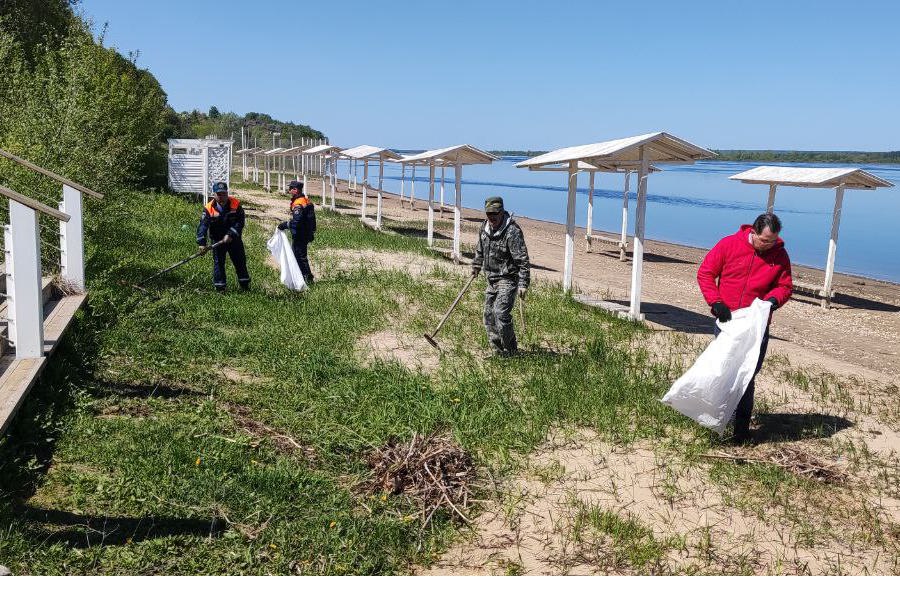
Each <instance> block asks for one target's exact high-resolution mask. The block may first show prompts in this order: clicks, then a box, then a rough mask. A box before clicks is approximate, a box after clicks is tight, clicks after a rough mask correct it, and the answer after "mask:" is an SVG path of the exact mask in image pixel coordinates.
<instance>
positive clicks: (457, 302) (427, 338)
mask: <svg viewBox="0 0 900 600" xmlns="http://www.w3.org/2000/svg"><path fill="white" fill-rule="evenodd" d="M476 277H478V275H472V276H471V277H469V280H468V281H467V282H466V285H464V286H463V288H462V289H461V290H460V291H459V295H458V296H457V297H456V300H454V301H453V304H451V305H450V308H448V309H447V312H446V313H444V318H443V319H441V322H440V323H438V326H437V327H436V328H435V330H434V333H432V334H431V335H428V334H427V333H426V334H424V335H425V339H426V340H428V343H429V344H431V345H432V346H434V347H435V348H437V349H438V351H440V350H441V347H440V346H438V344H437V342H436V341H434V338H435V336H436V335H437V334H438V332H439V331H440V330H441V327H443V326H444V323H446V322H447V318H448V317H449V316H450V313H452V312H453V310H454V309H455V308H456V305H457V304H459V301H460V300H462V297H463V295H465V293H466V292H467V291H468V290H469V286H470V285H472V282H473V281H475V278H476Z"/></svg>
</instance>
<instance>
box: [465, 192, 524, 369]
mask: <svg viewBox="0 0 900 600" xmlns="http://www.w3.org/2000/svg"><path fill="white" fill-rule="evenodd" d="M484 212H485V214H486V216H487V220H486V221H485V222H484V226H483V227H482V228H481V231H480V232H479V235H478V245H477V246H476V247H475V258H474V259H473V260H472V275H473V276H477V275H478V274H479V273H481V271H484V274H485V275H486V276H487V289H486V290H485V293H484V328H485V330H487V336H488V339H489V340H490V343H491V346H492V347H493V349H494V352H495V354H497V355H500V356H510V355H513V354H515V353H516V352H517V351H518V342H517V341H516V332H515V330H514V329H513V317H512V311H513V306H514V304H515V301H516V296H518V297H519V298H520V299H524V298H525V292H526V291H527V290H528V285H529V284H530V283H531V270H530V262H529V259H528V248H527V247H526V246H525V236H524V235H523V234H522V228H521V227H519V225H518V224H517V223H516V222H515V221H514V220H513V218H512V215H510V214H509V213H508V212H506V211H505V210H504V209H503V198H500V197H499V196H494V197H491V198H488V199H487V200H485V202H484Z"/></svg>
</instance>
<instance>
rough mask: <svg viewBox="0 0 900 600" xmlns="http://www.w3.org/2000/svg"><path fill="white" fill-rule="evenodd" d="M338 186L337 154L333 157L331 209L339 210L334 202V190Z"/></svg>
mask: <svg viewBox="0 0 900 600" xmlns="http://www.w3.org/2000/svg"><path fill="white" fill-rule="evenodd" d="M336 187H337V156H335V157H334V158H332V159H331V210H337V208H336V207H335V202H334V192H335V188H336Z"/></svg>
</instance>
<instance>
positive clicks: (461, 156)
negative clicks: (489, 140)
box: [397, 144, 500, 165]
mask: <svg viewBox="0 0 900 600" xmlns="http://www.w3.org/2000/svg"><path fill="white" fill-rule="evenodd" d="M495 160H500V158H499V157H497V156H494V155H493V154H491V153H489V152H485V151H484V150H479V149H478V148H476V147H475V146H470V145H469V144H460V145H459V146H450V147H449V148H438V149H437V150H426V151H425V152H420V153H419V154H413V155H411V156H407V157H405V158H402V159H400V160H398V161H397V162H401V163H414V164H427V163H430V162H435V163H436V164H440V163H443V164H445V165H487V164H490V163H492V162H494V161H495Z"/></svg>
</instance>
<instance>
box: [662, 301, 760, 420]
mask: <svg viewBox="0 0 900 600" xmlns="http://www.w3.org/2000/svg"><path fill="white" fill-rule="evenodd" d="M771 310H772V305H771V303H769V302H766V301H763V300H760V299H758V298H757V299H756V300H754V301H753V304H751V305H750V306H748V307H747V308H742V309H740V310H736V311H734V312H733V313H731V320H730V321H728V322H727V323H721V322H720V323H719V324H718V325H719V328H720V329H721V330H722V332H721V333H720V334H719V335H718V337H716V338H715V339H714V340H713V341H712V342H711V343H710V345H709V346H708V347H707V348H706V350H704V351H703V354H701V355H700V357H699V358H698V359H697V362H695V363H694V365H693V366H692V367H691V368H690V369H688V370H687V372H686V373H685V374H684V375H682V376H681V377H679V378H678V380H677V381H676V382H675V383H673V384H672V387H671V389H669V391H668V393H667V394H666V395H665V396H663V399H662V402H663V404H668V405H669V406H671V407H672V408H674V409H675V410H677V411H678V412H680V413H681V414H683V415H684V416H686V417H690V418H691V419H693V420H695V421H697V422H698V423H699V424H701V425H703V426H704V427H709V428H710V429H712V430H713V431H715V432H716V433H718V434H719V435H722V433H723V432H724V431H725V427H726V426H727V425H728V422H729V421H730V420H731V417H732V415H734V411H735V409H737V405H738V403H740V401H741V396H743V395H744V392H745V391H746V390H747V386H748V385H750V380H752V379H753V374H754V371H755V370H756V364H757V362H759V348H760V344H762V338H763V334H764V333H765V331H766V325H767V324H768V321H769V312H770V311H771Z"/></svg>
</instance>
